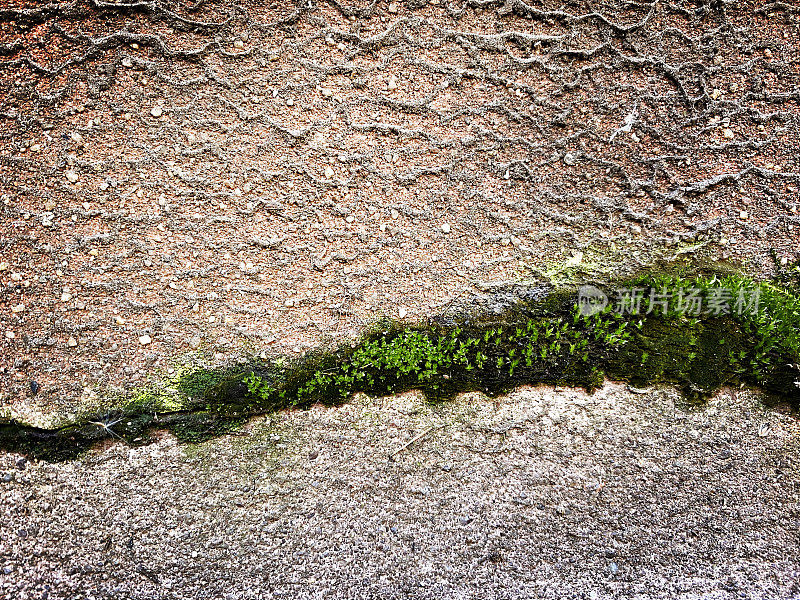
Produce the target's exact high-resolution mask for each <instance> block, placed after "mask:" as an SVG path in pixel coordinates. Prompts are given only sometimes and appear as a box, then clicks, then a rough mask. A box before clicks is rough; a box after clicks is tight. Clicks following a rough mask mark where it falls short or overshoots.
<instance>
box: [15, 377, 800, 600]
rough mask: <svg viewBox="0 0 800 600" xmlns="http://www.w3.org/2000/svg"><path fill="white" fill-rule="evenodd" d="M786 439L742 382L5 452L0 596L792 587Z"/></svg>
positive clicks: (408, 409) (330, 416) (548, 395)
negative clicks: (70, 457)
mask: <svg viewBox="0 0 800 600" xmlns="http://www.w3.org/2000/svg"><path fill="white" fill-rule="evenodd" d="M798 434H800V424H798V422H797V420H796V419H795V418H794V417H792V416H790V415H788V414H785V412H784V411H782V410H781V409H780V407H777V408H772V409H769V408H766V407H765V406H764V405H763V404H762V403H761V401H760V399H759V397H757V396H756V395H755V394H753V393H751V392H749V391H747V390H735V391H733V390H725V391H722V392H721V393H720V394H719V395H718V396H717V397H715V398H714V399H712V400H711V401H710V402H708V403H707V404H705V405H703V406H699V407H689V406H686V405H684V404H682V401H681V400H680V397H679V396H678V394H677V393H676V392H675V391H673V390H670V389H650V390H646V391H645V390H628V389H626V388H625V387H624V386H622V385H619V384H613V383H609V384H606V385H605V386H604V387H603V388H602V389H601V390H599V391H598V392H597V393H595V394H594V395H588V394H586V393H584V392H581V391H576V390H570V389H566V390H564V389H560V390H555V391H554V390H553V389H552V388H543V387H540V388H523V389H520V390H518V391H516V392H514V393H512V394H510V395H509V396H508V397H504V398H497V399H495V400H491V399H488V398H485V397H482V396H480V395H478V394H468V395H464V396H462V397H460V398H459V399H458V400H456V401H453V402H448V403H445V404H441V405H436V406H434V405H430V404H428V403H426V402H425V401H424V400H423V399H422V398H421V397H420V396H419V395H417V394H413V393H410V394H405V395H402V396H396V397H391V398H381V399H369V398H366V397H358V398H356V399H355V400H354V401H353V402H352V403H350V404H348V405H345V406H342V407H338V408H322V407H315V408H313V409H311V410H308V411H294V412H283V413H281V414H277V415H274V416H271V417H269V418H264V419H257V420H254V421H252V422H251V423H250V424H249V425H248V426H247V428H246V429H245V430H244V431H242V432H241V433H240V434H239V435H234V436H228V437H224V438H220V439H216V440H213V441H210V442H207V443H203V444H201V445H198V446H181V445H178V444H176V442H175V441H174V439H171V438H170V437H168V436H166V435H165V436H163V437H162V438H161V439H160V440H159V441H158V442H157V443H155V444H153V445H150V446H145V447H140V448H129V447H126V446H124V445H122V444H120V443H115V444H113V445H110V446H108V447H106V448H102V449H96V450H94V451H92V452H91V453H90V454H89V455H87V456H86V457H84V458H82V459H80V460H78V461H75V462H71V463H64V464H46V463H27V464H22V463H19V462H18V460H19V458H20V457H18V456H11V455H5V456H2V457H0V461H1V462H0V473H3V474H4V475H6V477H5V478H3V480H2V481H3V482H2V483H0V569H1V570H0V597H3V598H14V599H17V600H25V599H28V598H43V597H48V598H51V599H54V598H81V599H83V598H142V599H144V598H146V599H156V598H164V599H167V598H214V599H218V598H219V599H236V600H238V599H240V598H323V597H324V598H328V597H337V598H638V599H644V598H704V599H712V598H713V599H728V598H731V599H733V598H753V599H764V598H771V599H779V598H798V597H800V586H798V581H800V538H799V537H798V516H800V505H798V500H799V499H800V477H799V476H798V473H800V470H799V468H800V444H799V443H798V439H800V438H798ZM409 442H411V443H409ZM9 475H10V477H9Z"/></svg>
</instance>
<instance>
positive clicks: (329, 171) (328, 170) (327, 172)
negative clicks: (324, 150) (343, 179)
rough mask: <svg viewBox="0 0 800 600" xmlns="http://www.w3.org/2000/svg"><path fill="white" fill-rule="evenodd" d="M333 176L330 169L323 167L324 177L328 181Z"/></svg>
mask: <svg viewBox="0 0 800 600" xmlns="http://www.w3.org/2000/svg"><path fill="white" fill-rule="evenodd" d="M333 176H334V172H333V169H331V168H330V167H325V177H327V178H328V179H330V178H331V177H333Z"/></svg>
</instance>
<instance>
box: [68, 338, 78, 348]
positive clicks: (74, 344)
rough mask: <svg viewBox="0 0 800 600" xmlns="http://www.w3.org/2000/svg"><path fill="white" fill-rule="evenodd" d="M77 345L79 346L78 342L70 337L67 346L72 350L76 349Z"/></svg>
mask: <svg viewBox="0 0 800 600" xmlns="http://www.w3.org/2000/svg"><path fill="white" fill-rule="evenodd" d="M77 345H78V340H76V339H75V338H74V337H72V336H70V337H69V339H68V340H67V346H69V347H70V348H74V347H75V346H77Z"/></svg>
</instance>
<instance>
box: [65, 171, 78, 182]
mask: <svg viewBox="0 0 800 600" xmlns="http://www.w3.org/2000/svg"><path fill="white" fill-rule="evenodd" d="M65 177H66V178H67V181H69V182H70V183H76V182H77V181H78V174H77V173H76V172H75V171H67V173H66V175H65Z"/></svg>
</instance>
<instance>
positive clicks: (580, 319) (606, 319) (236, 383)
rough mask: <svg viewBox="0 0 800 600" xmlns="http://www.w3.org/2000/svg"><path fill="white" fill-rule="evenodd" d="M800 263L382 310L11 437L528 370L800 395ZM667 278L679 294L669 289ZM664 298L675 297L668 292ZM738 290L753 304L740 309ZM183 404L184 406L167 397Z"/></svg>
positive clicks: (65, 441) (232, 413) (509, 381)
mask: <svg viewBox="0 0 800 600" xmlns="http://www.w3.org/2000/svg"><path fill="white" fill-rule="evenodd" d="M793 269H797V265H789V266H787V269H784V270H779V272H778V276H777V278H776V279H775V280H774V281H770V282H761V283H757V282H754V281H752V280H750V279H747V278H745V277H742V276H740V275H737V274H735V273H730V272H727V271H722V270H721V271H719V272H714V273H708V272H695V273H692V272H691V270H690V268H689V267H687V266H686V265H685V264H678V265H669V266H667V267H666V268H664V269H662V270H660V271H659V272H658V274H656V275H653V274H645V275H641V276H638V277H634V278H631V279H628V280H624V281H621V282H617V283H615V284H606V285H602V284H598V286H599V287H600V288H602V289H603V290H604V291H605V292H606V294H607V295H608V296H609V297H610V298H611V300H612V301H611V302H610V303H609V304H608V305H607V306H606V307H605V308H604V309H603V310H602V311H599V312H597V313H595V314H588V315H584V314H582V312H581V310H580V307H579V306H578V304H577V303H576V293H575V290H574V289H568V288H562V289H557V290H554V291H553V292H552V293H551V294H550V295H549V296H548V297H547V298H545V299H544V300H543V301H540V302H538V303H521V304H519V305H517V306H515V307H514V308H512V309H510V310H508V311H507V312H506V313H505V314H503V315H499V316H497V315H475V314H464V315H462V317H461V318H460V319H458V320H457V322H456V323H455V324H447V325H445V324H441V323H438V322H436V321H433V322H431V323H427V324H424V325H418V326H410V327H408V326H401V325H400V324H397V323H394V322H389V321H381V322H378V323H376V324H375V325H374V326H373V327H371V328H370V329H369V330H368V332H367V333H366V334H365V335H364V337H363V338H362V339H361V340H360V341H359V342H358V343H356V344H353V345H344V346H341V347H339V348H334V349H332V350H329V351H319V352H315V353H311V354H309V355H307V356H305V357H303V358H302V359H299V360H296V361H288V360H286V359H278V360H273V361H263V360H254V361H252V362H251V363H249V364H247V365H245V366H243V367H241V368H236V369H230V368H229V369H219V370H210V369H202V368H194V369H190V370H187V371H185V372H183V373H180V374H179V375H177V376H175V377H173V378H172V380H170V382H169V386H168V387H170V389H172V390H174V391H175V393H176V394H177V395H178V397H179V399H178V400H177V401H176V400H174V399H173V401H172V402H173V403H172V404H168V403H166V402H165V401H164V399H163V398H161V397H160V396H159V392H156V391H153V390H151V391H150V392H148V393H143V394H139V395H138V396H137V397H135V398H134V399H133V400H132V401H131V402H130V403H129V404H128V405H127V406H126V407H124V408H123V409H122V410H121V411H119V412H118V413H115V414H104V415H97V416H95V417H94V418H87V419H85V420H84V421H82V422H81V423H78V424H75V425H73V426H70V427H66V428H63V429H60V430H56V431H51V432H47V431H43V430H34V429H32V428H25V427H23V426H19V425H16V426H15V425H13V424H12V425H7V426H4V427H0V446H2V447H3V448H6V449H11V450H17V451H22V452H25V453H29V454H34V455H37V456H42V457H48V458H53V457H56V458H57V457H58V456H63V457H71V456H73V455H74V452H75V451H78V450H80V448H85V447H88V446H90V445H91V444H93V443H95V442H96V441H97V440H98V439H103V438H107V437H115V438H119V439H124V440H126V441H127V442H129V443H144V442H146V441H147V440H148V439H149V438H148V432H149V431H150V430H152V429H153V428H164V429H169V430H171V431H173V432H174V433H175V435H176V436H177V437H178V438H179V439H180V440H182V441H188V442H197V441H202V440H204V439H208V438H209V437H212V436H215V435H219V434H221V433H226V432H229V431H231V430H233V429H235V428H237V427H238V426H240V425H241V424H242V423H243V422H244V421H245V420H246V419H247V418H248V417H250V416H252V415H254V414H259V413H266V412H269V411H273V410H278V409H281V408H287V407H300V408H302V407H307V406H309V405H311V404H313V403H317V402H321V403H323V404H336V403H340V402H343V401H345V400H346V399H347V398H349V397H350V396H352V395H353V394H354V393H357V392H364V393H367V394H370V395H386V394H392V393H397V392H402V391H406V390H409V389H420V390H422V391H423V392H424V393H425V394H426V395H427V396H428V398H430V399H431V400H436V401H438V400H443V399H447V398H450V397H452V396H453V395H455V394H457V393H459V392H465V391H482V392H485V393H487V394H490V395H496V394H500V393H504V392H507V391H509V390H510V389H512V388H514V387H515V386H518V385H521V384H531V383H551V384H566V385H577V386H583V387H585V388H586V389H588V390H592V389H594V388H596V387H597V386H599V385H601V383H602V381H603V379H604V378H605V377H611V378H614V379H621V380H627V381H630V382H631V383H633V384H635V385H639V386H641V385H647V384H652V383H656V382H669V383H674V384H677V385H679V386H681V387H682V388H683V389H684V390H685V392H686V394H687V396H689V397H690V398H699V399H701V398H704V397H706V396H707V395H708V394H710V393H712V392H713V391H714V390H716V389H718V388H719V387H720V386H722V385H725V384H728V383H746V384H751V385H758V386H761V387H762V388H764V389H766V390H769V391H770V392H774V393H777V394H780V395H782V396H783V397H785V398H788V399H789V400H791V401H792V402H794V403H795V405H798V404H800V388H798V386H797V385H796V384H795V382H796V381H798V380H800V367H798V366H797V365H800V276H798V277H796V278H793V277H794V271H793ZM786 271H788V273H787V272H786ZM616 288H627V289H631V288H633V289H640V290H641V291H642V297H643V302H642V306H641V310H640V311H639V312H638V313H637V314H629V313H626V312H625V311H622V310H618V309H619V308H620V307H615V306H614V304H615V300H617V299H615V297H614V294H615V289H616ZM721 289H724V290H728V292H726V293H728V294H730V298H727V301H728V302H729V304H730V307H731V310H729V311H727V312H726V311H714V310H712V311H710V312H709V311H704V312H701V313H700V314H697V315H693V314H691V313H690V312H686V311H685V310H682V307H681V304H682V303H683V304H685V303H686V302H685V301H686V300H687V299H691V298H692V297H693V295H694V297H699V298H701V300H705V301H706V302H707V303H711V302H712V300H713V299H714V298H715V297H717V296H719V294H720V292H719V290H721ZM665 291H669V292H670V294H669V296H668V297H667V296H663V297H660V296H659V294H661V293H663V292H665ZM756 293H757V296H754V294H756ZM651 294H652V295H653V296H652V297H653V299H654V300H656V302H655V303H654V304H653V306H649V302H648V300H649V299H650V295H651ZM754 297H757V298H758V301H759V305H758V307H757V310H750V309H753V308H754V307H753V306H749V307H745V305H744V301H745V300H749V301H750V302H752V300H753V298H754ZM659 298H662V299H663V298H668V299H667V300H666V301H663V302H661V303H659V302H658V299H659ZM623 299H624V296H621V297H620V298H619V300H623ZM717 300H719V298H717ZM734 302H740V303H741V304H740V306H739V308H747V310H734V308H735V305H734V304H733V303H734ZM712 305H713V304H709V306H712ZM659 309H660V310H659ZM176 405H177V406H180V407H181V408H180V409H179V410H165V409H164V407H165V406H176Z"/></svg>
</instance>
